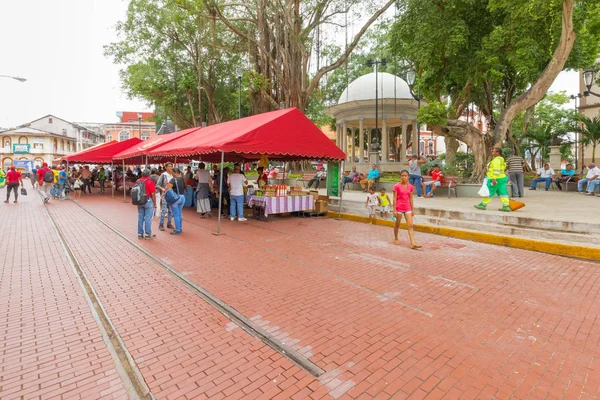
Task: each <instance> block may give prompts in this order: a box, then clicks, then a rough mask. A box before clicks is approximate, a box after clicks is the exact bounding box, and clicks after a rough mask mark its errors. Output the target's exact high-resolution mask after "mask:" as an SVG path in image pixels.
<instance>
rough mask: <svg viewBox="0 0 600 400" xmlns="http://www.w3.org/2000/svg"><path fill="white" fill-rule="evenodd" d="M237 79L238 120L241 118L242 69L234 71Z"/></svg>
mask: <svg viewBox="0 0 600 400" xmlns="http://www.w3.org/2000/svg"><path fill="white" fill-rule="evenodd" d="M236 73H237V78H238V119H240V118H242V69H241V68H239V67H238V68H237V69H236Z"/></svg>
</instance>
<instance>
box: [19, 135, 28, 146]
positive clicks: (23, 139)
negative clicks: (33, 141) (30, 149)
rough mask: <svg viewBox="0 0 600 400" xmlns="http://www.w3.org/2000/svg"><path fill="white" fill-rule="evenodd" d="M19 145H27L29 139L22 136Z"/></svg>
mask: <svg viewBox="0 0 600 400" xmlns="http://www.w3.org/2000/svg"><path fill="white" fill-rule="evenodd" d="M19 144H27V138H26V137H25V136H21V137H20V138H19Z"/></svg>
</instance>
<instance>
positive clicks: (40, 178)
mask: <svg viewBox="0 0 600 400" xmlns="http://www.w3.org/2000/svg"><path fill="white" fill-rule="evenodd" d="M46 172H52V170H51V169H50V168H48V164H46V163H44V164H42V168H38V170H37V172H36V173H37V180H38V183H39V184H40V186H41V185H43V184H44V175H46ZM52 174H53V175H54V173H53V172H52Z"/></svg>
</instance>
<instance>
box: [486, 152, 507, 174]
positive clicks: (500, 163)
mask: <svg viewBox="0 0 600 400" xmlns="http://www.w3.org/2000/svg"><path fill="white" fill-rule="evenodd" d="M504 171H506V162H505V161H504V158H503V157H502V156H497V157H494V159H493V160H492V161H490V163H489V164H488V165H487V177H488V179H500V178H504V177H506V173H505V172H504Z"/></svg>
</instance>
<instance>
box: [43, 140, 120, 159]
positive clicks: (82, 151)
mask: <svg viewBox="0 0 600 400" xmlns="http://www.w3.org/2000/svg"><path fill="white" fill-rule="evenodd" d="M114 143H117V141H116V140H113V141H111V142H106V143H100V144H97V145H95V146H92V147H88V148H87V149H84V150H81V151H79V152H77V153H73V154H70V155H68V156H64V157H59V158H56V159H55V160H54V161H52V163H53V164H61V163H63V162H67V157H70V156H73V155H78V156H79V155H81V154H83V153H87V152H89V151H93V150H96V149H99V148H100V147H104V146H108V145H112V144H114Z"/></svg>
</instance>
